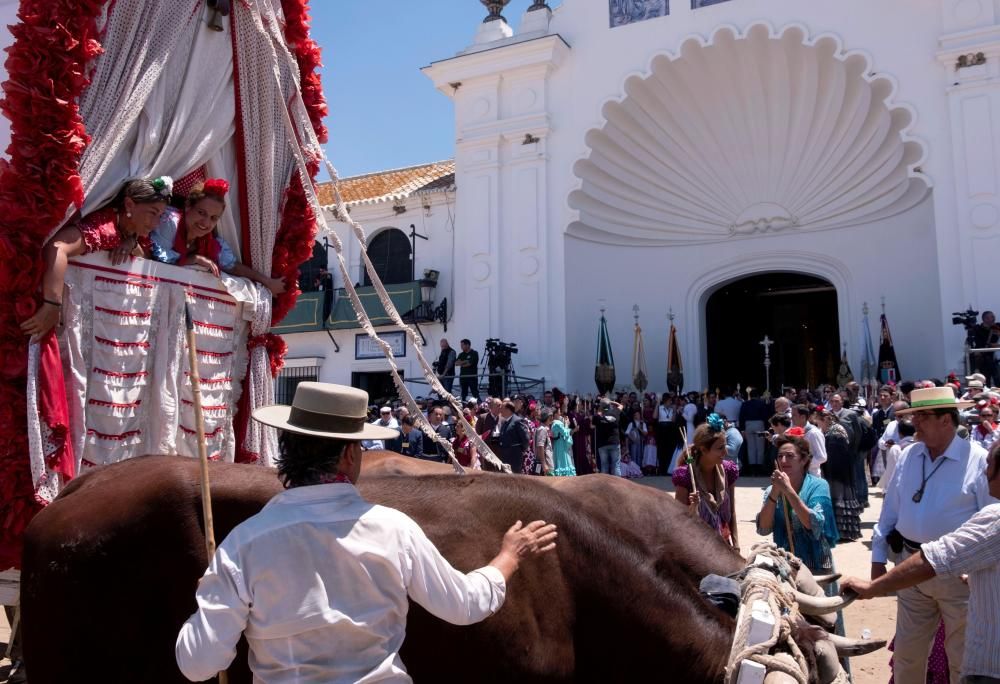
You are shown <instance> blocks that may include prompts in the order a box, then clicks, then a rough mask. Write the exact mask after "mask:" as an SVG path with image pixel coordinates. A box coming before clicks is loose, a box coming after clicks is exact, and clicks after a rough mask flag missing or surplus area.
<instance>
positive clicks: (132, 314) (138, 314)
mask: <svg viewBox="0 0 1000 684" xmlns="http://www.w3.org/2000/svg"><path fill="white" fill-rule="evenodd" d="M94 311H100V312H101V313H106V314H111V315H113V316H125V317H128V318H149V317H151V316H152V315H153V314H152V313H151V312H149V311H122V310H120V309H105V308H104V307H103V306H95V307H94ZM230 330H232V328H230Z"/></svg>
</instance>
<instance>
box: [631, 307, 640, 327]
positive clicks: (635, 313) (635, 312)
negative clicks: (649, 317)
mask: <svg viewBox="0 0 1000 684" xmlns="http://www.w3.org/2000/svg"><path fill="white" fill-rule="evenodd" d="M632 318H634V319H635V325H636V327H638V326H639V305H638V304H633V305H632Z"/></svg>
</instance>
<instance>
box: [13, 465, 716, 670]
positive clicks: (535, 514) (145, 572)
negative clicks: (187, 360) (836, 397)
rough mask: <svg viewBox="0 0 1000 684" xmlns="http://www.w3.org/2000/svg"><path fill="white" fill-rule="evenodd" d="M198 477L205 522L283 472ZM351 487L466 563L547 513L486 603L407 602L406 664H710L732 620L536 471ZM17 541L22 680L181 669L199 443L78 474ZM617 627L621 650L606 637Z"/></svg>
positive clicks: (222, 529)
mask: <svg viewBox="0 0 1000 684" xmlns="http://www.w3.org/2000/svg"><path fill="white" fill-rule="evenodd" d="M211 477H212V491H213V513H214V516H215V524H216V535H217V538H219V539H222V538H223V537H224V536H225V535H226V534H227V533H228V532H229V531H230V530H231V529H232V528H233V527H234V526H235V525H236V524H238V523H239V522H240V521H242V520H244V519H245V518H247V517H249V516H250V515H253V514H254V513H255V512H257V511H258V510H260V508H261V507H262V506H263V505H264V504H265V503H266V502H267V500H268V499H269V498H270V497H271V496H273V495H274V494H275V493H277V492H278V491H280V489H281V488H280V485H279V484H278V482H277V478H276V477H275V474H274V471H272V470H266V469H262V468H257V467H252V466H239V465H228V464H212V468H211ZM583 479H586V478H583ZM360 488H361V491H362V494H363V495H364V496H365V497H366V498H368V499H369V500H371V501H373V502H376V503H381V504H385V505H389V506H392V507H394V508H398V509H400V510H402V511H404V512H406V513H408V514H409V515H410V516H411V517H413V518H414V519H415V520H417V522H418V523H420V525H421V526H422V527H423V528H424V529H425V531H426V532H427V534H428V537H430V539H431V540H432V541H434V543H435V544H436V545H437V546H438V548H439V549H441V551H442V553H444V555H445V556H446V557H447V558H448V559H449V561H451V562H452V563H453V564H454V565H455V566H456V567H458V568H459V569H462V570H470V569H473V568H475V567H478V566H481V565H483V564H485V563H486V562H488V561H489V559H490V558H491V557H492V555H493V554H494V553H495V552H496V550H497V549H498V548H499V546H500V540H501V538H502V536H503V532H504V531H505V530H506V528H507V527H508V526H509V525H510V523H511V522H512V521H513V520H516V519H521V520H525V521H527V520H530V519H536V518H543V519H546V520H550V521H552V522H556V523H557V524H558V525H559V526H560V546H559V548H558V550H557V552H556V553H554V554H550V555H548V556H545V557H543V558H540V559H536V560H533V561H531V562H527V563H525V564H524V567H523V568H522V571H521V572H520V573H518V575H517V576H515V578H514V579H513V581H512V582H511V585H510V587H509V593H508V602H507V604H506V605H505V606H504V608H503V610H501V611H500V612H499V613H498V614H497V615H496V616H494V617H492V618H490V619H489V620H487V621H485V622H483V623H481V624H479V625H475V626H473V627H468V628H456V627H452V626H449V625H446V624H444V623H443V622H441V621H439V620H436V619H434V618H432V617H430V616H429V615H427V614H426V613H425V612H424V611H422V610H420V609H419V608H417V607H416V606H414V607H413V608H412V609H411V613H410V616H409V619H408V637H407V641H406V643H405V644H404V650H403V658H404V662H406V663H407V665H408V666H409V667H410V669H411V672H412V673H413V674H414V676H415V678H416V679H417V680H418V681H421V680H426V681H448V680H459V679H460V680H464V681H496V682H500V681H514V680H516V681H522V682H524V681H546V682H557V681H569V680H576V681H623V682H624V681H635V680H636V679H639V678H642V677H643V676H644V675H646V674H648V671H650V670H651V669H653V668H657V667H658V664H660V663H662V662H674V663H676V662H684V663H686V664H689V665H690V667H691V668H692V669H691V670H688V671H684V670H677V671H676V672H674V673H673V674H675V675H676V678H675V679H674V681H686V682H697V681H711V680H712V679H713V678H714V677H715V676H716V674H717V673H718V672H719V671H720V669H721V667H722V664H723V663H722V661H723V660H724V658H725V653H724V651H725V650H726V649H727V646H728V640H729V638H730V635H731V630H732V625H731V622H727V620H726V619H725V618H724V617H722V616H721V615H719V614H718V613H717V612H715V611H714V609H712V608H710V607H708V606H707V605H705V604H704V602H702V601H701V600H700V598H699V597H698V596H697V594H696V592H695V591H694V588H693V586H691V583H690V581H689V579H688V578H687V576H686V574H685V573H683V572H680V571H677V570H676V569H672V568H669V567H668V568H659V571H660V572H659V573H657V571H656V568H655V565H656V560H655V559H652V558H650V557H649V554H648V552H647V550H646V549H645V548H644V547H643V546H642V545H639V544H635V543H633V541H632V539H633V537H632V536H631V535H630V534H629V533H628V532H627V530H626V528H627V527H628V525H629V524H630V523H631V522H633V521H626V520H623V521H620V522H618V523H613V522H611V521H609V519H607V518H602V517H600V516H592V515H590V514H589V513H588V511H587V510H585V509H582V508H581V507H580V506H579V505H578V504H577V503H576V501H575V500H574V498H573V496H571V495H568V494H564V493H562V492H561V491H559V489H557V488H554V487H552V486H551V485H550V484H547V483H545V482H544V480H543V479H542V478H527V477H516V476H502V475H494V474H485V475H482V476H481V477H457V476H450V475H441V476H413V475H410V476H405V477H399V476H382V477H377V476H368V475H366V476H365V477H363V478H362V480H361V487H360ZM702 527H704V526H702ZM705 530H706V531H705V533H704V534H703V536H704V537H705V539H706V540H707V539H708V538H709V532H710V531H707V528H705ZM25 549H26V550H25V557H24V575H23V577H24V585H23V590H24V594H23V599H22V601H23V603H22V605H23V613H24V622H23V624H24V636H25V656H26V662H27V663H28V668H29V671H30V672H31V673H32V681H33V682H35V683H36V684H49V683H55V682H67V681H79V672H80V667H81V666H82V664H83V663H93V664H94V666H95V667H96V668H99V670H100V679H101V681H105V682H137V681H142V682H183V681H185V680H184V679H183V677H182V676H181V675H180V673H179V672H178V671H177V669H176V666H175V664H174V658H173V644H174V640H175V637H176V634H177V630H178V629H179V627H180V625H181V624H182V623H183V621H184V620H185V619H186V618H187V617H188V616H189V615H190V614H191V612H192V611H193V610H194V608H195V603H194V592H195V588H196V586H197V581H198V578H199V577H200V576H201V574H202V572H203V571H204V568H205V566H206V565H207V559H206V557H205V554H204V543H203V538H202V527H201V503H200V493H199V488H198V465H197V462H196V461H193V460H191V459H184V458H178V457H147V458H143V459H136V460H134V461H129V462H125V463H122V464H118V465H115V466H110V467H106V468H101V469H98V470H96V471H94V472H93V473H91V474H88V475H86V476H84V477H81V478H80V479H79V480H77V481H76V482H75V483H73V484H72V485H71V486H70V487H68V488H67V489H66V490H65V492H64V493H63V495H61V496H60V497H59V498H58V499H57V500H56V501H55V502H54V503H53V504H52V505H51V506H49V507H48V508H47V509H46V510H44V511H43V512H42V513H40V514H39V515H38V516H37V517H36V519H35V521H34V522H33V523H32V525H31V526H30V528H29V529H28V532H27V535H26V544H25ZM623 634H629V635H630V640H631V642H632V643H633V644H634V645H635V653H634V654H633V655H630V656H629V657H628V658H621V657H618V655H617V654H618V653H619V649H618V648H617V645H618V644H620V643H622V642H621V635H623ZM637 640H638V641H637ZM626 641H629V640H626ZM245 663H246V659H245V656H244V655H242V654H241V655H240V656H238V657H237V661H236V664H235V665H234V667H233V668H231V669H230V680H231V682H233V684H236V683H237V682H248V681H249V674H248V672H247V668H246V664H245ZM667 681H669V679H668V680H667Z"/></svg>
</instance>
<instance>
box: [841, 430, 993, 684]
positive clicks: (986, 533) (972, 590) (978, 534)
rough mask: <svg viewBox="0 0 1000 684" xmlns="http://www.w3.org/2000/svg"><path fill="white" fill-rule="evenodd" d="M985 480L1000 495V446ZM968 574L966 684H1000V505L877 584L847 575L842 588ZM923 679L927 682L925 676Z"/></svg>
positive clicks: (878, 591)
mask: <svg viewBox="0 0 1000 684" xmlns="http://www.w3.org/2000/svg"><path fill="white" fill-rule="evenodd" d="M986 478H987V482H988V483H989V487H990V493H991V494H992V495H993V496H994V497H1000V444H996V445H994V446H993V448H992V449H991V450H990V455H989V459H988V461H987V470H986ZM962 574H967V575H968V576H969V594H970V598H969V619H968V624H969V631H968V636H967V638H966V641H965V657H964V660H963V662H962V676H963V677H964V678H965V679H963V680H962V682H963V684H1000V625H998V624H997V620H996V616H997V615H998V614H1000V504H991V505H989V506H987V507H985V508H984V509H983V510H981V511H979V512H978V513H976V514H975V515H974V516H972V517H971V518H970V519H969V520H968V521H966V522H965V523H964V524H962V526H961V527H959V528H958V529H957V530H955V531H954V532H952V533H950V534H946V535H945V536H943V537H941V538H940V539H938V540H937V541H933V542H930V543H927V544H921V547H920V553H914V554H912V555H911V556H910V557H909V558H907V559H906V561H905V562H903V563H901V564H900V565H897V566H896V567H895V568H893V569H892V571H891V572H889V573H888V574H885V575H883V576H882V577H880V578H879V579H877V580H875V581H874V582H867V581H865V580H862V579H860V578H856V577H848V578H846V579H845V580H844V581H843V582H842V583H841V585H840V588H841V591H845V592H846V591H854V592H856V593H857V594H858V595H859V596H860V598H862V599H869V598H874V597H876V596H885V595H886V594H888V593H890V592H893V591H899V590H900V589H905V588H907V587H915V586H917V585H920V584H922V583H924V582H927V581H928V580H931V579H933V578H934V577H936V576H950V577H957V576H961V575H962ZM920 681H924V680H920Z"/></svg>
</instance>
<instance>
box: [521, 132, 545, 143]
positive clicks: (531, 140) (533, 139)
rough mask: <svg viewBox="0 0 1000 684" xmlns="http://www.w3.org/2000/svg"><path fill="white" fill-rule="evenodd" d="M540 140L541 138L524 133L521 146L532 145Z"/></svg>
mask: <svg viewBox="0 0 1000 684" xmlns="http://www.w3.org/2000/svg"><path fill="white" fill-rule="evenodd" d="M540 140H541V138H539V137H538V136H537V135H532V134H531V133H525V134H524V142H522V143H521V144H522V145H534V144H535V143H536V142H538V141H540Z"/></svg>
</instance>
